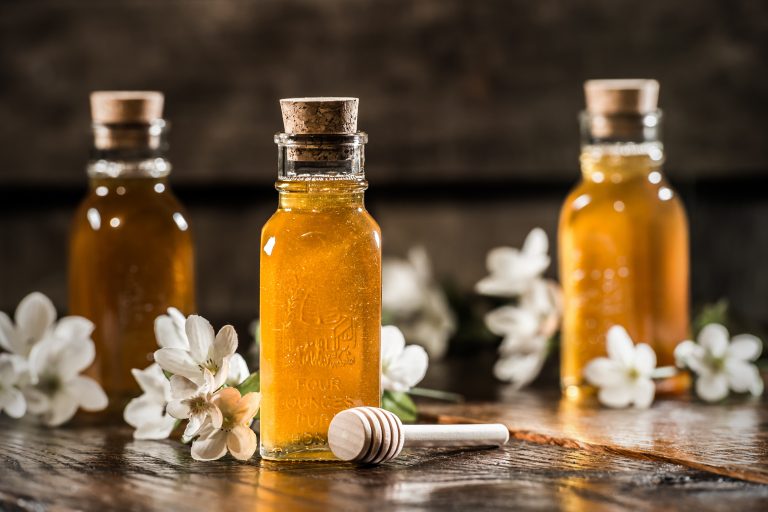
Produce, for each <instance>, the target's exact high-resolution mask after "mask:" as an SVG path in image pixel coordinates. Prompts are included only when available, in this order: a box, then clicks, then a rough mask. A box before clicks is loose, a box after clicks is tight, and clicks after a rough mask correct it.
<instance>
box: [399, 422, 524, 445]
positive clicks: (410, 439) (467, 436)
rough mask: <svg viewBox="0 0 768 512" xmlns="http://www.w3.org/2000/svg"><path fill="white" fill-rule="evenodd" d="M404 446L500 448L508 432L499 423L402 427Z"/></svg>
mask: <svg viewBox="0 0 768 512" xmlns="http://www.w3.org/2000/svg"><path fill="white" fill-rule="evenodd" d="M403 433H404V434H405V445H406V446H424V445H436V446H437V445H439V446H502V445H504V444H506V443H507V441H509V430H508V429H507V427H505V426H504V425H502V424H501V423H488V424H469V425H403Z"/></svg>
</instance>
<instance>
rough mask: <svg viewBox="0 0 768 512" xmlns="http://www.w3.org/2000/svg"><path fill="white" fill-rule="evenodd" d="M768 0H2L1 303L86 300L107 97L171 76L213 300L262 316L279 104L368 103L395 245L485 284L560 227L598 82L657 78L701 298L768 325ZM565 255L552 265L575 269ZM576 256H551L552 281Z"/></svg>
mask: <svg viewBox="0 0 768 512" xmlns="http://www.w3.org/2000/svg"><path fill="white" fill-rule="evenodd" d="M766 63H768V3H765V2H760V1H749V0H738V1H734V0H719V1H707V2H702V1H699V0H680V1H674V2H670V1H669V0H648V1H643V2H632V1H626V0H586V1H581V2H568V1H565V0H563V1H555V0H539V1H535V2H531V1H502V0H476V1H457V0H419V1H407V0H386V1H378V2H371V1H359V0H304V1H299V0H289V1H286V0H261V1H256V0H220V1H213V0H211V1H203V0H141V1H139V0H133V1H128V0H116V1H109V2H107V1H100V0H42V1H34V0H27V1H17V2H16V1H5V2H3V3H1V4H0V310H3V311H9V312H10V311H12V310H13V309H14V308H15V305H16V304H17V302H18V301H19V300H20V299H21V298H22V297H23V296H24V295H25V294H26V293H28V292H30V291H32V290H40V291H43V292H44V293H46V294H48V295H49V296H51V297H52V298H53V299H54V301H55V302H56V304H57V306H58V307H59V308H60V310H61V311H64V310H65V308H66V289H65V287H66V254H67V252H66V247H67V237H68V229H69V223H70V220H71V216H72V213H73V209H74V208H75V206H76V204H77V203H78V201H79V200H80V199H81V198H82V197H83V195H84V193H85V187H86V175H85V167H84V166H85V163H86V160H87V157H88V150H89V146H90V141H91V136H90V118H89V110H88V93H89V92H90V91H91V90H94V89H158V90H161V91H164V92H165V93H166V105H167V107H166V112H167V118H168V119H169V120H170V121H171V123H172V125H173V127H172V128H173V129H172V132H171V134H170V143H171V152H170V158H171V161H172V162H173V164H174V171H173V174H172V176H171V181H172V183H173V185H174V188H175V190H176V192H177V194H178V195H179V196H180V198H181V199H182V201H183V202H184V203H185V205H186V206H187V208H188V210H189V213H190V217H191V224H192V227H193V229H194V231H195V237H196V245H197V254H198V281H199V285H198V292H199V300H198V303H199V306H200V312H201V313H202V314H204V315H205V316H207V317H209V318H211V319H212V320H213V321H214V323H215V324H220V323H222V322H225V321H226V322H232V323H235V324H236V326H237V327H239V328H243V329H244V328H245V327H246V326H247V325H248V323H249V322H250V320H251V319H253V318H255V317H256V316H257V313H258V290H259V288H258V261H259V232H260V229H261V226H262V224H263V223H264V221H265V220H266V219H267V218H268V216H269V215H270V214H271V212H272V211H274V209H275V206H276V200H277V193H276V192H275V190H274V189H273V188H272V183H273V182H274V180H275V176H276V170H277V152H276V149H275V146H274V144H273V142H272V135H273V133H274V132H276V131H279V130H280V129H281V118H280V111H279V106H278V102H277V100H278V99H279V98H281V97H289V96H313V95H350V96H359V97H360V98H361V112H360V127H361V128H362V129H364V130H365V131H367V132H369V134H370V143H369V146H368V148H367V173H368V176H369V180H370V184H371V188H370V189H369V192H368V205H369V207H370V209H371V211H372V212H373V214H374V215H375V217H376V218H377V220H378V221H379V222H380V224H381V227H382V230H383V233H384V244H385V245H384V248H385V255H390V256H402V255H404V254H405V252H406V251H407V249H408V248H409V247H411V246H413V245H417V244H422V245H424V246H426V248H427V249H428V250H429V252H430V254H431V256H432V259H433V263H434V266H435V271H436V273H437V275H438V276H439V277H440V278H441V279H443V280H446V281H450V282H452V283H453V284H454V285H455V286H456V287H458V289H459V290H465V291H467V292H470V291H471V289H472V286H473V284H474V283H475V282H476V281H477V280H478V279H479V278H481V277H482V276H483V275H485V255H486V253H487V251H488V250H489V249H491V248H492V247H495V246H498V245H513V246H519V245H520V244H521V243H522V241H523V238H524V236H525V234H526V233H527V232H528V231H529V230H530V229H531V228H532V227H534V226H541V227H543V228H544V229H545V230H546V231H547V232H548V233H549V235H550V238H551V239H552V240H553V241H554V237H555V234H556V227H557V218H558V211H559V207H560V205H561V203H562V200H563V199H564V197H565V195H566V193H567V191H568V189H569V188H570V187H571V186H572V185H573V184H574V183H575V181H576V180H577V179H578V177H579V168H578V150H579V133H578V126H577V122H576V115H577V112H578V111H579V110H580V109H581V108H582V105H583V96H582V82H583V81H584V80H585V79H588V78H618V77H631V78H656V79H658V80H659V81H660V82H661V99H660V104H661V106H662V108H663V109H664V110H665V130H664V141H665V143H666V149H667V156H668V160H667V165H666V171H667V174H668V176H669V178H670V179H671V181H672V183H673V184H674V185H675V186H676V187H677V188H678V190H679V191H680V193H681V195H682V197H683V199H684V201H685V203H686V206H687V208H688V212H689V216H690V222H691V234H692V272H693V275H692V296H693V300H694V304H696V305H701V304H704V303H706V302H714V301H716V300H717V299H719V298H721V297H726V298H728V299H729V301H730V303H731V312H732V314H733V316H734V317H735V318H737V319H738V320H739V322H740V323H741V324H742V325H744V327H745V328H748V329H751V330H753V331H757V332H761V331H762V332H765V329H766V327H768V201H766V199H768V174H767V173H768V138H767V137H766V136H767V135H768V130H766V125H767V124H768V68H766ZM553 267H554V266H553ZM555 271H556V269H555V268H552V269H551V271H550V273H551V274H552V275H553V276H554V275H555V273H556V272H555Z"/></svg>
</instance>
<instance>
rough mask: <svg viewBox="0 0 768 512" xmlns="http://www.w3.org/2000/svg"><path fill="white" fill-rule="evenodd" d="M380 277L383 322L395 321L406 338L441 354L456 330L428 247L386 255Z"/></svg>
mask: <svg viewBox="0 0 768 512" xmlns="http://www.w3.org/2000/svg"><path fill="white" fill-rule="evenodd" d="M381 277H382V302H381V306H382V314H383V316H384V318H385V322H389V323H393V324H395V325H397V326H398V327H399V328H400V329H402V331H403V333H404V334H405V337H406V338H408V340H410V341H411V342H413V343H416V344H418V345H421V346H422V347H424V348H426V350H427V352H428V353H429V355H430V357H432V358H434V359H439V358H441V357H443V355H445V352H446V351H447V350H448V342H449V341H450V338H451V336H452V335H453V334H454V333H455V332H456V318H455V316H454V314H453V311H451V308H450V307H449V305H448V300H447V298H446V296H445V293H444V292H443V290H442V289H441V288H440V285H439V284H438V283H436V282H435V280H434V278H433V276H432V268H431V264H430V261H429V256H428V255H427V251H426V250H425V249H424V248H423V247H414V248H413V249H411V250H410V251H409V252H408V259H404V260H403V259H393V258H389V259H385V260H384V262H383V264H382V272H381Z"/></svg>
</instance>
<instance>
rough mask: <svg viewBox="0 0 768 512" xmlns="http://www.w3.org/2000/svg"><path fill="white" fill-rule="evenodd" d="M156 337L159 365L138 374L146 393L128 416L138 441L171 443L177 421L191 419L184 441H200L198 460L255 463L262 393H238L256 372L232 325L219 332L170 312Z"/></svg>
mask: <svg viewBox="0 0 768 512" xmlns="http://www.w3.org/2000/svg"><path fill="white" fill-rule="evenodd" d="M155 337H156V339H157V343H158V345H159V346H160V349H159V350H158V351H156V352H155V364H153V365H151V366H149V367H148V368H146V369H144V370H136V369H134V370H133V375H134V377H135V378H136V381H137V382H138V384H139V386H140V387H141V389H142V391H143V392H144V393H143V394H142V395H141V396H140V397H138V398H134V399H133V400H131V402H130V403H129V404H128V405H127V406H126V408H125V412H124V418H125V421H126V422H127V423H128V424H129V425H131V426H133V427H134V428H135V429H136V430H135V431H134V437H135V438H136V439H165V438H166V437H168V436H169V435H170V434H171V432H172V431H173V429H174V427H175V426H176V424H177V421H181V420H187V425H186V427H185V429H184V434H183V436H182V439H183V440H184V441H185V442H188V441H190V440H193V439H194V441H193V442H192V457H193V458H194V459H196V460H215V459H219V458H221V457H223V456H224V455H226V454H227V452H229V453H231V454H232V456H233V457H235V458H237V459H240V460H248V459H250V458H251V457H252V456H253V454H254V452H255V451H256V447H257V439H256V433H255V432H254V431H253V430H252V429H251V424H252V423H253V419H254V417H255V416H256V414H257V413H258V411H259V405H260V402H261V394H260V393H257V392H249V393H246V394H244V395H242V396H241V394H240V391H239V390H238V389H237V386H238V385H240V384H242V383H243V382H244V381H245V380H246V379H247V378H248V376H249V375H250V372H249V371H248V366H247V365H246V363H245V360H244V359H243V357H242V356H241V355H239V354H237V353H236V352H235V351H236V350H237V333H236V332H235V329H234V328H233V327H232V326H231V325H227V326H224V327H223V328H222V329H221V330H219V332H218V333H214V330H213V327H212V326H211V324H210V322H208V320H206V319H205V318H203V317H201V316H197V315H191V316H189V317H187V318H184V316H183V315H182V314H181V313H180V312H179V311H178V310H176V309H174V308H169V310H168V315H161V316H159V317H158V318H157V319H156V320H155ZM164 372H165V373H164ZM166 373H167V374H168V376H166Z"/></svg>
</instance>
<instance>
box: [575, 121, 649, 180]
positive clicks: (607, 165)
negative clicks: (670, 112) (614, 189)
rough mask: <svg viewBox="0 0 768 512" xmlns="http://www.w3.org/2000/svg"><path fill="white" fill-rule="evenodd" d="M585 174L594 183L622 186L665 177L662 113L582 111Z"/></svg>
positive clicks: (582, 166) (582, 163) (582, 151)
mask: <svg viewBox="0 0 768 512" xmlns="http://www.w3.org/2000/svg"><path fill="white" fill-rule="evenodd" d="M580 121H581V144H582V145H581V157H580V161H581V172H582V175H583V177H584V179H585V180H586V181H590V182H593V183H622V182H625V181H628V180H633V179H648V178H649V176H650V177H651V178H652V179H653V180H655V179H657V177H659V179H660V176H661V174H660V173H661V166H662V164H663V163H664V147H663V145H662V143H661V141H660V135H661V111H660V110H657V111H655V112H649V113H646V114H631V113H623V114H612V115H608V114H594V113H589V112H582V113H581V116H580Z"/></svg>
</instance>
